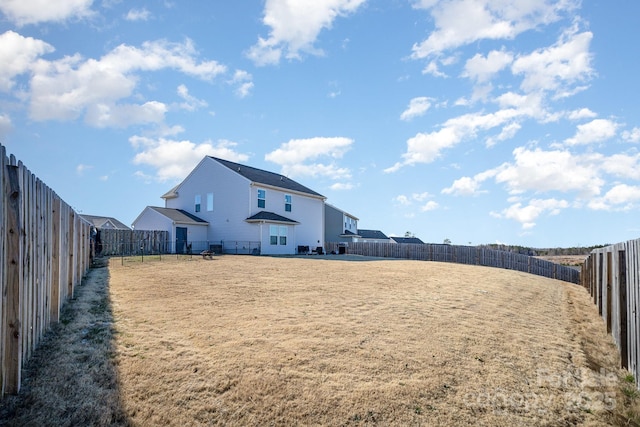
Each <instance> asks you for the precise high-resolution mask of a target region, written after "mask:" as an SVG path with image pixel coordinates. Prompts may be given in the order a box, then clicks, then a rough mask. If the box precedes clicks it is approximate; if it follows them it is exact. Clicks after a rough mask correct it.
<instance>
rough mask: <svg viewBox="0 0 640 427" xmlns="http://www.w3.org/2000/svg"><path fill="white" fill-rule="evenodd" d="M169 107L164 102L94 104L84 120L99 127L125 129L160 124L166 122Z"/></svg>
mask: <svg viewBox="0 0 640 427" xmlns="http://www.w3.org/2000/svg"><path fill="white" fill-rule="evenodd" d="M166 112H167V106H166V105H165V104H163V103H162V102H157V101H149V102H145V103H144V104H117V105H114V104H102V103H99V104H92V105H89V106H88V107H87V110H86V114H85V116H84V120H85V122H86V123H87V124H89V125H91V126H94V127H97V128H106V127H115V128H124V127H127V126H131V125H135V124H150V123H155V124H159V123H162V122H163V121H164V115H165V113H166Z"/></svg>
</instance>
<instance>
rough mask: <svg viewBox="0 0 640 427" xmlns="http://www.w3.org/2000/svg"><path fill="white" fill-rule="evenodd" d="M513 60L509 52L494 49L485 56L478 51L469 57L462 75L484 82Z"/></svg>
mask: <svg viewBox="0 0 640 427" xmlns="http://www.w3.org/2000/svg"><path fill="white" fill-rule="evenodd" d="M512 61H513V55H512V54H511V53H509V52H504V51H498V50H493V51H491V52H489V54H488V55H487V56H486V57H484V56H482V55H481V54H479V53H477V54H476V55H475V56H474V57H473V58H471V59H469V60H468V61H467V63H466V64H465V66H464V72H463V73H462V77H469V78H470V79H472V80H475V81H476V82H478V83H484V82H486V81H489V80H491V78H492V77H493V76H494V75H495V74H496V73H498V72H500V71H501V70H503V69H504V68H505V67H507V66H508V65H509V64H511V62H512Z"/></svg>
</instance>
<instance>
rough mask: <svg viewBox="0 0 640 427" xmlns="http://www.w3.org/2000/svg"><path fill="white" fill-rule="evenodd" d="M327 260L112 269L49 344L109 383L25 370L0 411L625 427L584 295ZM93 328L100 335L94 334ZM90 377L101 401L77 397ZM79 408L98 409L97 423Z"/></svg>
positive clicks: (438, 267)
mask: <svg viewBox="0 0 640 427" xmlns="http://www.w3.org/2000/svg"><path fill="white" fill-rule="evenodd" d="M329 258H331V257H329ZM333 258H334V259H329V260H327V259H320V258H319V257H315V256H314V257H306V258H270V257H248V256H223V257H216V258H215V259H214V260H212V261H210V260H203V259H201V258H197V257H194V258H193V259H191V260H189V259H184V258H183V259H180V260H178V259H176V258H172V257H169V258H166V257H163V259H162V261H157V260H156V261H152V262H149V260H148V259H147V258H145V262H144V263H141V262H140V260H139V259H138V260H135V261H133V260H126V261H125V262H124V263H123V264H124V265H122V263H121V260H120V259H118V258H115V259H112V262H111V265H110V267H109V270H108V272H109V276H108V278H109V298H110V301H107V302H109V304H107V306H105V307H103V305H104V304H105V298H101V297H99V298H98V297H94V298H93V299H89V301H94V305H90V306H89V310H88V311H89V312H91V311H92V310H91V307H102V309H103V311H104V312H105V313H107V314H108V316H103V317H102V320H99V321H98V320H95V319H93V320H91V319H89V320H87V319H84V318H83V317H80V319H81V321H83V322H85V323H87V322H88V326H85V327H75V328H72V326H73V323H70V324H69V325H66V326H64V328H71V329H63V330H62V332H60V335H61V336H67V335H69V336H70V335H73V331H76V333H77V334H79V335H78V338H77V339H76V340H75V341H78V342H76V343H75V344H74V343H72V342H71V341H73V340H72V339H71V338H68V339H67V341H68V342H67V343H66V346H65V347H64V348H61V349H58V352H59V353H61V354H62V355H64V354H65V353H69V352H75V351H79V350H75V348H76V347H73V345H80V346H82V345H84V346H85V347H84V348H94V347H95V348H96V349H97V350H96V352H98V353H99V352H100V351H101V352H102V353H103V356H104V357H103V358H102V359H99V358H96V359H89V360H88V361H85V362H82V360H76V365H77V367H76V369H79V370H80V372H85V371H89V372H93V371H94V370H97V371H99V372H103V374H104V377H100V376H98V377H97V380H91V379H90V378H89V379H85V380H82V381H79V380H77V379H75V376H76V375H74V374H73V368H72V367H71V365H72V364H71V363H69V364H68V366H65V371H66V377H67V381H70V380H73V381H76V385H75V386H72V387H71V388H77V389H78V392H79V393H81V394H80V395H78V394H76V395H73V394H70V395H68V396H64V395H63V396H62V397H60V398H59V399H58V400H56V399H54V398H53V397H52V396H51V394H62V392H60V391H54V392H50V393H49V395H48V398H49V400H46V398H45V397H41V395H40V394H38V395H32V394H31V392H32V391H33V390H34V389H35V388H36V387H35V384H37V383H44V384H47V383H46V381H47V379H48V377H50V376H51V375H52V374H50V373H49V374H47V373H46V372H34V374H33V375H34V377H33V378H32V379H30V380H29V381H28V386H27V387H25V390H26V395H23V396H22V397H21V398H11V399H9V402H10V405H8V404H7V401H5V403H4V409H2V408H0V409H2V410H0V416H4V417H5V418H4V420H5V423H6V424H10V425H24V424H31V425H74V422H73V420H76V421H77V420H80V421H87V420H91V422H84V424H92V425H110V424H118V425H139V426H156V425H174V426H182V425H190V426H197V425H243V426H245V425H260V426H263V425H287V426H288V425H331V426H342V425H354V426H357V425H384V426H386V425H398V426H409V425H425V426H432V425H433V426H436V425H487V426H500V425H504V426H512V425H526V426H530V425H553V426H556V425H560V426H564V425H594V426H596V425H598V426H600V425H637V424H636V421H637V419H638V418H637V414H638V411H637V408H638V403H637V401H638V398H637V393H636V392H635V385H634V384H630V383H629V382H626V381H625V380H624V378H625V376H626V374H627V372H626V371H622V370H620V369H618V364H619V361H618V354H617V351H616V348H615V346H614V344H613V342H612V340H611V337H609V336H607V335H606V333H605V328H604V326H603V322H602V319H601V318H599V317H598V314H597V309H596V307H595V306H594V305H593V304H592V303H591V301H590V299H589V296H588V294H587V293H586V291H584V290H583V289H582V288H579V287H577V286H576V285H572V284H568V283H563V282H559V281H555V280H551V279H546V278H541V277H536V276H532V275H528V274H525V273H520V272H514V271H506V270H498V269H490V268H484V267H476V266H464V265H456V264H445V263H434V262H420V261H398V260H375V261H365V260H362V261H341V259H345V258H342V257H333ZM91 286H94V285H92V284H89V285H88V287H89V288H91ZM96 289H97V290H98V291H99V290H100V287H99V286H97V287H96ZM105 289H106V286H103V288H102V290H103V294H106V293H105V292H104V290H105ZM82 295H83V294H82V293H81V294H80V296H79V297H78V299H79V300H81V301H82V300H83V298H84V297H83V296H82ZM89 295H90V293H89ZM87 298H88V297H87ZM73 304H74V303H73V302H72V304H71V306H73ZM85 309H86V307H85ZM85 311H86V310H85ZM93 311H94V312H96V313H99V312H100V309H94V310H93ZM105 317H107V318H109V319H110V320H108V321H106V320H104V318H105ZM82 319H84V320H82ZM103 324H110V325H111V326H110V327H107V328H106V329H104V328H102V329H101V327H99V326H100V325H103ZM96 325H98V326H96ZM96 328H97V330H98V332H100V334H98V333H97V332H96V333H92V331H94V329H96ZM87 331H89V332H87ZM83 333H84V338H82V339H84V340H85V343H84V344H82V342H81V338H80V337H82V336H83V335H82V334H83ZM103 333H104V334H109V336H111V337H112V340H107V341H108V342H105V341H104V340H102V339H100V340H98V339H97V338H96V337H94V336H93V335H96V336H97V337H98V338H99V337H105V336H106V335H103ZM87 340H88V342H86V341H87ZM87 346H88V347H87ZM82 348H83V347H80V349H82ZM54 353H56V350H55V349H51V350H50V351H49V353H48V356H46V357H45V358H46V359H48V360H49V359H50V360H55V357H54ZM61 357H62V358H63V359H64V356H61ZM85 359H86V357H85ZM55 363H59V362H53V365H54V367H55ZM82 363H89V364H90V365H89V366H86V365H85V366H83V365H82ZM54 367H53V368H52V369H55V368H54ZM67 369H68V370H67ZM77 376H80V375H77ZM108 378H112V382H109V381H108V380H107V379H108ZM91 381H93V382H94V383H97V384H94V388H97V389H100V384H102V383H104V385H103V388H104V390H103V392H102V393H99V392H90V391H89V390H88V389H87V390H84V389H83V388H82V387H83V386H84V385H85V384H84V383H85V382H89V383H91ZM48 386H49V387H54V386H55V385H51V384H50V383H49V385H48ZM46 387H47V386H46V385H43V386H42V388H43V389H44V390H46ZM68 388H69V387H68V386H67V387H64V386H57V388H55V389H53V390H67V389H68ZM69 393H71V391H69ZM43 396H47V394H46V392H44V394H43ZM74 399H75V400H78V399H79V400H82V399H87V400H93V401H94V402H93V405H89V404H85V405H84V406H86V407H87V408H91V409H92V410H93V409H94V408H95V407H99V406H100V404H101V403H104V407H105V408H104V413H102V414H100V413H99V412H98V413H94V412H91V411H90V410H89V409H86V408H85V409H82V408H81V409H76V407H75V406H74V403H75V400H74ZM96 400H100V401H97V402H96ZM7 407H8V409H7ZM25 408H33V409H30V411H31V412H29V413H28V415H21V414H24V413H25V412H28V411H26V409H25ZM38 409H39V410H40V415H38ZM78 411H79V412H81V413H83V414H84V415H79V414H77V413H76V412H78ZM86 411H89V412H86ZM47 414H48V415H47ZM38 417H40V418H38ZM65 417H66V418H65ZM61 420H62V421H61ZM68 420H71V421H68ZM5 423H0V424H5ZM76 424H77V423H76Z"/></svg>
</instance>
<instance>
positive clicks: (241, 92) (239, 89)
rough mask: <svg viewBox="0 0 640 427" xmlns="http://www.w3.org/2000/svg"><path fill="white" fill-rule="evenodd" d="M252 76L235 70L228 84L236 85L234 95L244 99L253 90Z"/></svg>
mask: <svg viewBox="0 0 640 427" xmlns="http://www.w3.org/2000/svg"><path fill="white" fill-rule="evenodd" d="M252 80H253V76H252V75H251V74H249V73H248V72H246V71H244V70H236V71H235V73H233V78H232V79H231V80H230V81H229V84H231V85H236V95H238V96H239V97H240V98H245V97H247V96H249V95H250V93H251V90H252V89H253V81H252Z"/></svg>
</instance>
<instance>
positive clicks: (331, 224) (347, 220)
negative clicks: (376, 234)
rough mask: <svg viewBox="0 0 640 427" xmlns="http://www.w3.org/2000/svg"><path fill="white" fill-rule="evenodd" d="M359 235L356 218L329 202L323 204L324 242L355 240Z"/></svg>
mask: <svg viewBox="0 0 640 427" xmlns="http://www.w3.org/2000/svg"><path fill="white" fill-rule="evenodd" d="M359 237H360V236H359V235H358V218H356V217H355V216H353V215H351V214H348V213H347V212H345V211H343V210H341V209H338V208H336V207H335V206H333V205H330V204H329V203H325V204H324V240H325V242H345V243H348V242H355V241H356V240H354V239H357V238H359Z"/></svg>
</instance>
